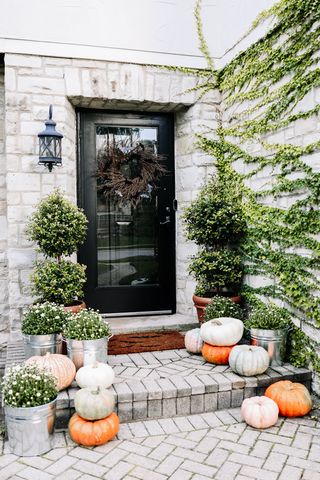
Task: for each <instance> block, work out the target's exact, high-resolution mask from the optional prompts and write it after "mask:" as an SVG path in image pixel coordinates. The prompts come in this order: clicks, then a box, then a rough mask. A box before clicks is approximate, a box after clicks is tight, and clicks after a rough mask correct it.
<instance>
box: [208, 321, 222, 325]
mask: <svg viewBox="0 0 320 480" xmlns="http://www.w3.org/2000/svg"><path fill="white" fill-rule="evenodd" d="M210 323H212V324H213V325H222V322H220V320H211V322H210Z"/></svg>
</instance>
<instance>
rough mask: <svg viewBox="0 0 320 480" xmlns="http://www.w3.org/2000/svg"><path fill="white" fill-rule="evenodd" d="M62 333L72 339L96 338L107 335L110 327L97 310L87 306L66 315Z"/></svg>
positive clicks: (109, 332)
mask: <svg viewBox="0 0 320 480" xmlns="http://www.w3.org/2000/svg"><path fill="white" fill-rule="evenodd" d="M63 335H64V336H65V337H66V338H68V339H72V340H97V339H99V338H104V337H109V336H110V335H111V328H110V325H109V323H107V322H105V321H104V320H103V318H102V316H101V315H100V313H99V312H98V311H96V310H93V309H90V308H88V309H83V310H80V312H79V313H73V314H69V315H68V320H67V322H66V324H65V325H64V328H63Z"/></svg>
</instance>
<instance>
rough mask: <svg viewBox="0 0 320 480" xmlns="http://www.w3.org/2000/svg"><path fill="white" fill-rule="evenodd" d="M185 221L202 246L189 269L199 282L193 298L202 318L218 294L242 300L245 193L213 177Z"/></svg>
mask: <svg viewBox="0 0 320 480" xmlns="http://www.w3.org/2000/svg"><path fill="white" fill-rule="evenodd" d="M183 218H184V221H185V228H186V234H187V238H188V239H189V240H193V241H194V242H195V243H196V244H197V245H198V246H199V250H198V253H197V254H196V255H195V256H193V257H192V261H191V264H190V267H189V272H190V273H191V274H193V275H194V277H195V279H196V282H197V285H196V290H195V295H194V296H193V301H194V303H195V306H196V308H197V313H198V318H199V321H201V320H202V316H203V312H204V309H205V307H206V306H207V305H208V303H210V301H211V299H212V297H213V296H215V295H220V296H228V297H231V298H232V299H233V301H235V302H239V301H240V297H239V295H238V294H239V289H240V285H241V280H242V276H243V266H242V259H241V255H240V253H239V245H240V242H241V240H242V238H243V236H244V234H245V231H246V220H245V216H244V213H243V208H242V204H241V197H240V195H239V193H237V192H236V191H235V189H234V188H232V187H231V185H228V186H225V185H221V182H219V180H218V179H216V178H215V177H211V178H210V179H209V182H208V184H207V185H205V186H204V187H203V188H202V189H201V191H200V193H199V195H198V197H197V198H196V200H195V201H193V202H192V203H191V205H190V206H189V207H187V208H186V210H185V212H184V217H183Z"/></svg>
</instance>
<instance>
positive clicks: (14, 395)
mask: <svg viewBox="0 0 320 480" xmlns="http://www.w3.org/2000/svg"><path fill="white" fill-rule="evenodd" d="M56 382H57V381H56V379H55V377H54V376H53V375H51V374H50V373H48V372H45V371H43V370H41V369H40V368H39V367H38V366H37V365H34V364H31V365H14V366H12V367H10V368H9V369H8V371H7V373H6V374H5V376H4V377H3V380H2V382H1V390H2V396H3V403H4V405H6V406H8V407H38V406H39V405H44V404H46V403H49V402H51V401H52V400H54V399H55V398H56V396H57V394H58V389H57V383H56Z"/></svg>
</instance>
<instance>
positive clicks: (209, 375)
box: [7, 338, 312, 429]
mask: <svg viewBox="0 0 320 480" xmlns="http://www.w3.org/2000/svg"><path fill="white" fill-rule="evenodd" d="M23 360H24V351H23V344H22V340H21V339H19V338H16V339H15V341H11V342H10V343H9V345H8V355H7V366H8V365H11V364H13V363H20V362H22V361H23ZM108 360H109V364H110V365H111V366H112V367H113V368H114V371H115V374H116V379H115V383H114V385H113V386H112V388H111V390H112V391H113V393H114V395H115V399H116V410H115V411H116V412H117V413H118V415H119V417H120V420H121V421H122V422H128V421H129V422H130V421H132V420H145V419H155V418H166V417H167V418H168V417H170V418H171V417H174V416H178V415H189V414H198V413H199V414H200V413H205V412H213V411H217V410H223V409H228V408H235V407H239V406H240V405H241V403H242V401H243V399H244V398H247V397H252V396H255V395H261V394H263V393H264V391H265V389H266V388H267V387H268V386H269V385H270V384H271V383H274V382H277V381H279V380H294V381H298V382H301V383H304V384H305V385H306V386H307V387H308V388H310V384H311V378H312V373H311V371H309V370H307V369H305V368H295V367H293V366H291V365H289V364H286V365H284V366H283V367H275V368H269V369H268V370H267V372H266V373H264V374H263V375H258V376H255V377H240V376H239V375H236V374H234V373H233V372H232V371H231V369H230V368H229V367H228V366H219V365H212V364H209V363H207V362H205V361H204V359H203V358H202V356H200V355H192V354H189V353H188V352H187V351H186V350H185V349H181V350H166V351H161V352H147V353H134V354H128V355H114V356H112V355H110V356H109V359H108ZM77 390H78V388H77V387H76V384H75V383H74V385H72V386H71V387H70V388H68V389H67V390H64V391H62V392H60V393H59V396H58V402H57V428H62V429H64V428H66V427H67V423H68V420H69V418H70V416H71V415H72V413H73V412H74V395H75V393H76V391H77Z"/></svg>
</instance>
